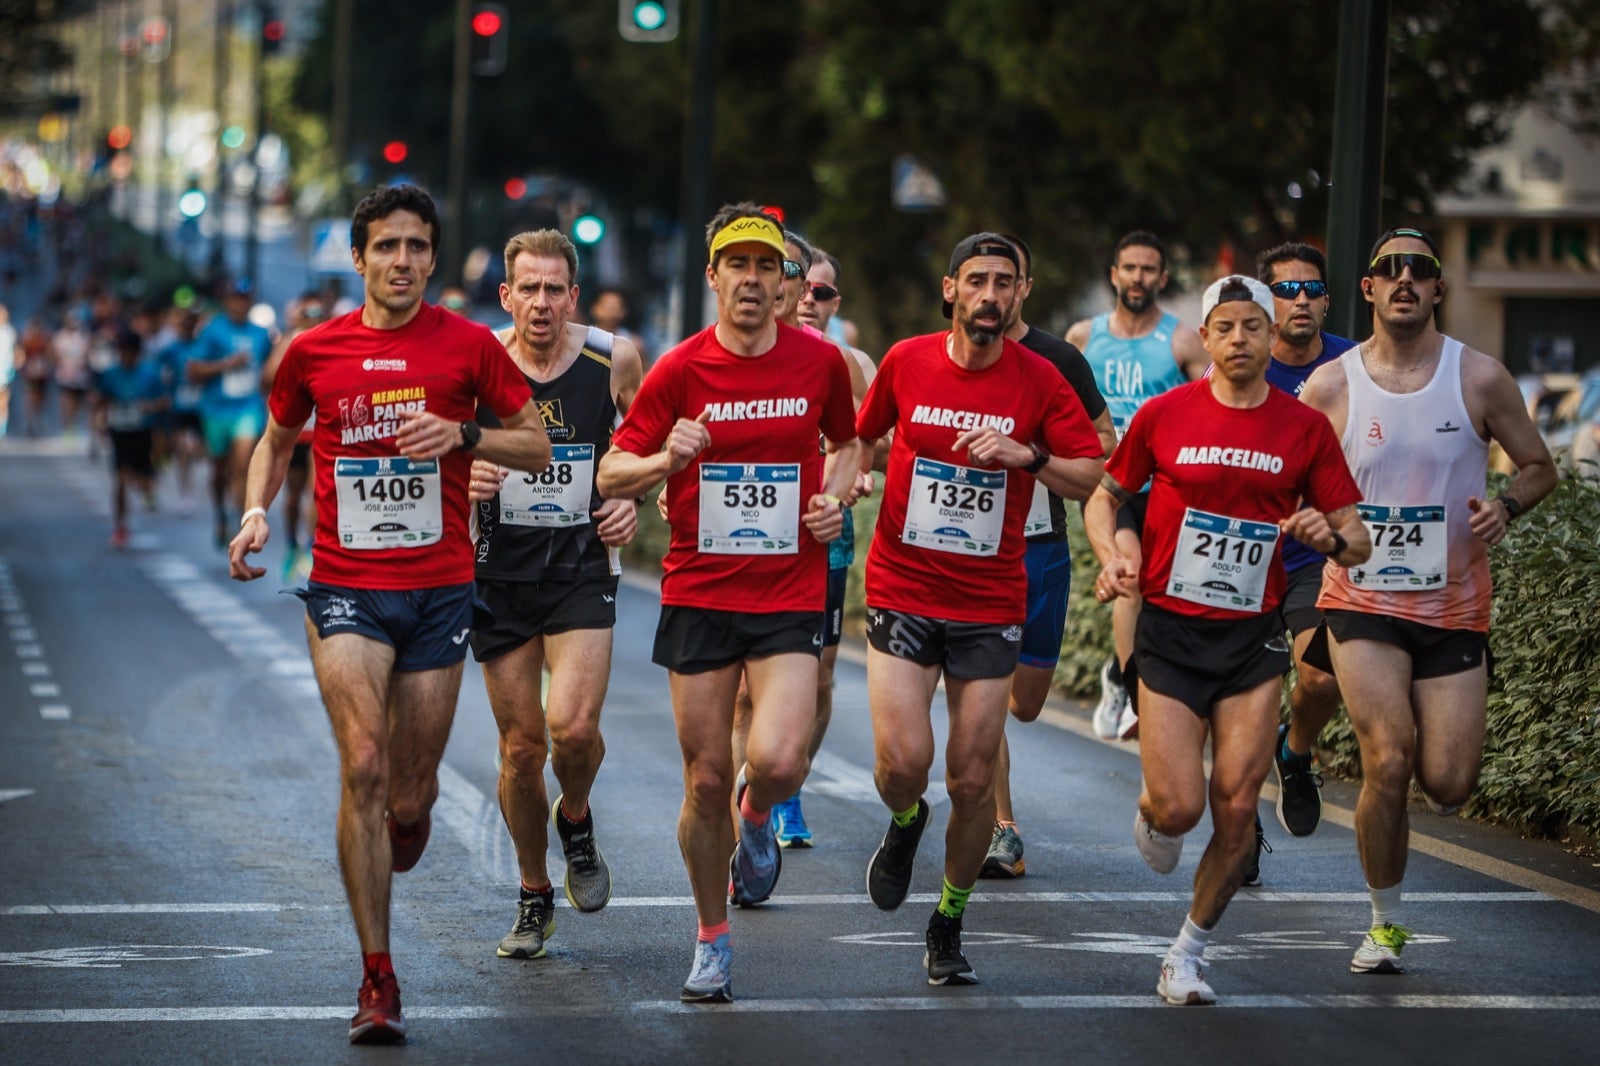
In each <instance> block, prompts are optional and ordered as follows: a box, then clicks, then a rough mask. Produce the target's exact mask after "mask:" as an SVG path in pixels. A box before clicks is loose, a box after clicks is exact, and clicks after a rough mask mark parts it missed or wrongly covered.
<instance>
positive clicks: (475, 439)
mask: <svg viewBox="0 0 1600 1066" xmlns="http://www.w3.org/2000/svg"><path fill="white" fill-rule="evenodd" d="M482 443H483V427H482V426H480V425H478V423H476V422H471V421H468V422H463V423H461V450H462V451H467V452H470V451H471V450H472V449H474V448H476V447H477V446H478V445H479V444H482Z"/></svg>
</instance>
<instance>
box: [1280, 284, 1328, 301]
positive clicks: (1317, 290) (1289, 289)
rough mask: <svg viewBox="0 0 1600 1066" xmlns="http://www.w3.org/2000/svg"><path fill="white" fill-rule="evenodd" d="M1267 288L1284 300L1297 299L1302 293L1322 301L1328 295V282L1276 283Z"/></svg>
mask: <svg viewBox="0 0 1600 1066" xmlns="http://www.w3.org/2000/svg"><path fill="white" fill-rule="evenodd" d="M1267 288H1269V289H1271V290H1272V295H1274V296H1276V297H1278V298H1280V299H1283V300H1293V299H1296V298H1297V297H1299V295H1300V293H1301V292H1304V293H1305V294H1306V295H1307V296H1309V297H1310V298H1311V299H1313V300H1320V299H1322V298H1323V297H1324V296H1326V295H1328V283H1327V282H1326V281H1315V280H1313V281H1274V282H1273V283H1272V284H1271V285H1268V286H1267Z"/></svg>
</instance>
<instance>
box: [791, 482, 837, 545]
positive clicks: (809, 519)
mask: <svg viewBox="0 0 1600 1066" xmlns="http://www.w3.org/2000/svg"><path fill="white" fill-rule="evenodd" d="M800 520H801V521H802V522H804V523H805V526H806V528H807V529H809V530H811V535H812V536H813V537H816V538H817V540H818V541H819V542H821V543H823V544H828V543H831V542H832V541H836V540H838V539H839V534H841V533H843V532H844V510H843V508H841V507H840V506H839V501H838V500H836V499H834V498H833V497H832V496H824V495H822V493H820V492H819V493H817V494H816V495H815V496H813V497H811V500H810V502H809V503H807V505H806V513H805V514H803V515H801V516H800Z"/></svg>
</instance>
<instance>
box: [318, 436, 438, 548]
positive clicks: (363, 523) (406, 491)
mask: <svg viewBox="0 0 1600 1066" xmlns="http://www.w3.org/2000/svg"><path fill="white" fill-rule="evenodd" d="M333 482H334V486H335V488H336V490H337V497H336V498H337V500H338V504H339V543H340V544H342V545H343V546H344V547H346V548H351V549H354V550H357V551H376V550H379V549H384V548H423V547H427V546H428V545H430V544H437V543H438V542H439V538H440V537H441V536H443V535H444V520H443V512H442V510H441V506H440V501H441V499H442V493H441V492H440V483H439V461H438V460H437V459H429V460H427V461H425V462H423V461H417V460H412V459H405V458H401V457H399V456H396V457H394V458H387V459H335V460H334V461H333Z"/></svg>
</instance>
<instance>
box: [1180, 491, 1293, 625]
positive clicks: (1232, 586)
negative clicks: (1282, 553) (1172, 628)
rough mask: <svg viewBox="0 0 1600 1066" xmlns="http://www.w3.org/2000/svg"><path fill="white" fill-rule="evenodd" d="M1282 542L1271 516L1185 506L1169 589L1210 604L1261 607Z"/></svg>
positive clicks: (1237, 608) (1192, 600)
mask: <svg viewBox="0 0 1600 1066" xmlns="http://www.w3.org/2000/svg"><path fill="white" fill-rule="evenodd" d="M1277 544H1278V527H1277V526H1276V525H1275V524H1273V523H1271V522H1250V521H1247V520H1245V519H1243V518H1229V517H1228V516H1227V515H1219V514H1210V513H1208V512H1206V511H1197V510H1195V509H1194V508H1193V507H1190V508H1187V509H1185V510H1184V512H1183V527H1182V529H1181V530H1180V531H1179V533H1178V550H1177V552H1176V554H1174V555H1173V557H1172V574H1171V576H1170V577H1168V579H1167V595H1169V596H1176V597H1177V598H1178V599H1180V600H1188V601H1189V602H1190V603H1198V604H1202V605H1204V606H1206V607H1226V608H1227V609H1229V610H1232V611H1260V610H1261V602H1262V597H1263V594H1264V593H1265V591H1266V588H1267V574H1268V573H1269V572H1270V571H1271V568H1272V560H1273V556H1274V553H1275V552H1276V549H1277Z"/></svg>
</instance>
